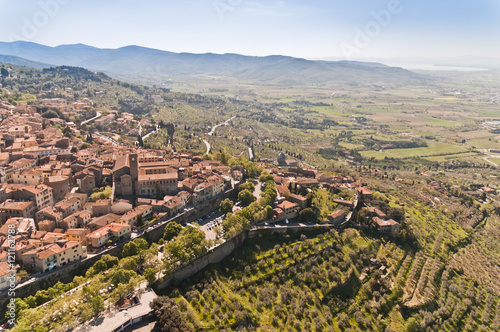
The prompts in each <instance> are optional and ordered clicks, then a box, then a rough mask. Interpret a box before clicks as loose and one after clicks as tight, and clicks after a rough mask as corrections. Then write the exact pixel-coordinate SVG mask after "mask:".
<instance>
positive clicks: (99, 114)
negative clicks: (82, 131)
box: [80, 111, 102, 126]
mask: <svg viewBox="0 0 500 332" xmlns="http://www.w3.org/2000/svg"><path fill="white" fill-rule="evenodd" d="M101 115H102V114H101V113H100V112H97V111H96V115H95V116H94V117H93V118H90V119H88V120H85V121H82V123H81V124H80V125H81V126H83V125H84V124H87V123H89V122H91V121H94V120H96V119H99V118H100V117H101Z"/></svg>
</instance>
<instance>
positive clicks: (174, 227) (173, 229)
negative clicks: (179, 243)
mask: <svg viewBox="0 0 500 332" xmlns="http://www.w3.org/2000/svg"><path fill="white" fill-rule="evenodd" d="M181 231H182V226H181V225H180V224H178V223H176V222H175V221H171V222H169V223H168V224H167V226H166V227H165V233H164V234H163V238H164V239H165V240H167V241H170V240H172V239H173V238H174V237H176V236H177V235H179V233H180V232H181Z"/></svg>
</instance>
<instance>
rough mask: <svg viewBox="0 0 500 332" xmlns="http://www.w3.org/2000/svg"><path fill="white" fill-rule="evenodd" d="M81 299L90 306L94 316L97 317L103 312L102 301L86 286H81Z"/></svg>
mask: <svg viewBox="0 0 500 332" xmlns="http://www.w3.org/2000/svg"><path fill="white" fill-rule="evenodd" d="M82 297H83V299H84V301H85V302H87V303H89V304H90V306H91V307H92V312H93V313H94V315H98V314H99V313H100V312H102V311H103V310H104V300H103V299H102V297H101V296H100V295H99V294H97V293H96V292H94V291H92V290H91V289H90V288H89V287H88V286H83V288H82Z"/></svg>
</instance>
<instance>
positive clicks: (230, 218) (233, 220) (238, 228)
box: [222, 213, 250, 238]
mask: <svg viewBox="0 0 500 332" xmlns="http://www.w3.org/2000/svg"><path fill="white" fill-rule="evenodd" d="M248 227H250V221H248V219H247V218H245V217H242V216H241V215H237V214H232V213H228V214H227V217H226V219H225V220H224V221H223V222H222V228H223V229H224V232H225V233H226V237H228V238H229V237H233V236H236V235H238V234H241V233H242V232H243V231H244V230H245V229H248Z"/></svg>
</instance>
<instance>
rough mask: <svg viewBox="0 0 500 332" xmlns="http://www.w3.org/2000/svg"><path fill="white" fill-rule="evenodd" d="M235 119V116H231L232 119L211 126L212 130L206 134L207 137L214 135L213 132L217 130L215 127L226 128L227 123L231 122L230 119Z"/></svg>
mask: <svg viewBox="0 0 500 332" xmlns="http://www.w3.org/2000/svg"><path fill="white" fill-rule="evenodd" d="M235 117H236V115H235V116H233V117H232V118H230V119H227V120H226V121H224V122H222V123H219V124H216V125H215V126H213V127H212V130H210V131H209V132H208V133H207V134H208V135H210V136H212V135H213V134H214V132H215V129H217V127H220V126H227V125H228V124H229V121H231V120H232V119H234V118H235Z"/></svg>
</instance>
